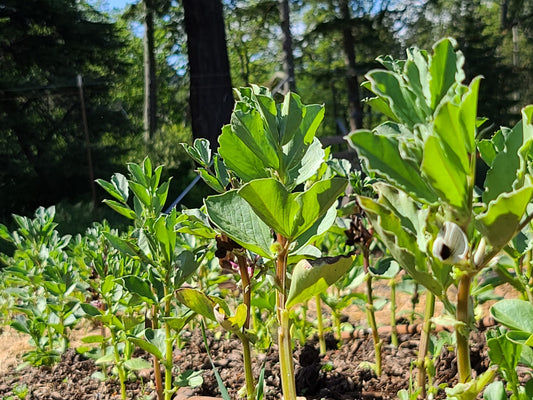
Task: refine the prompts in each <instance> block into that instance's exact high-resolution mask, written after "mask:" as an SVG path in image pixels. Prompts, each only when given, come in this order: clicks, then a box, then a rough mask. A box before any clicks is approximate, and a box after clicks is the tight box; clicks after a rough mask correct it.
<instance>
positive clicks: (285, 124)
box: [279, 92, 304, 146]
mask: <svg viewBox="0 0 533 400" xmlns="http://www.w3.org/2000/svg"><path fill="white" fill-rule="evenodd" d="M302 110H304V106H303V105H302V102H301V101H300V96H298V95H297V94H295V93H291V92H289V93H287V94H286V95H285V99H284V101H283V105H282V107H281V116H280V124H279V144H280V145H282V146H283V145H285V144H287V143H289V141H290V140H292V138H293V137H294V134H295V133H296V131H297V130H298V128H299V126H300V124H301V123H302V119H303V111H302Z"/></svg>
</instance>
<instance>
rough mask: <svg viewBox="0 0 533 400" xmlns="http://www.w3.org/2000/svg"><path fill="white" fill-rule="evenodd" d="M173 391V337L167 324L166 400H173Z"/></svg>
mask: <svg viewBox="0 0 533 400" xmlns="http://www.w3.org/2000/svg"><path fill="white" fill-rule="evenodd" d="M173 393H174V390H173V389H172V336H171V332H170V326H169V325H168V324H165V400H171V398H172V394H173Z"/></svg>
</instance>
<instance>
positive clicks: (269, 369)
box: [0, 331, 489, 400]
mask: <svg viewBox="0 0 533 400" xmlns="http://www.w3.org/2000/svg"><path fill="white" fill-rule="evenodd" d="M484 337H485V335H484V334H483V333H480V332H476V333H474V334H473V338H472V339H473V340H472V365H473V368H474V369H475V370H476V371H477V373H479V372H482V371H484V370H485V369H486V368H487V367H488V362H489V361H488V357H487V354H486V348H485V339H484ZM399 339H400V345H399V346H398V348H396V347H394V346H391V345H390V343H389V338H388V337H383V340H384V345H383V373H382V375H381V377H377V376H376V375H375V373H374V372H373V371H372V370H370V369H368V368H365V367H364V364H362V363H364V362H365V361H366V362H373V361H374V347H373V342H372V339H371V337H360V338H354V337H350V338H349V339H347V340H345V341H344V343H343V345H342V346H341V348H340V349H337V347H336V346H335V344H336V342H335V340H330V341H328V342H329V346H330V348H329V349H328V351H327V354H326V355H325V356H324V357H320V356H319V352H318V344H317V343H314V342H313V341H310V342H308V343H306V344H305V346H303V347H302V346H298V348H297V349H295V352H294V359H295V368H296V369H295V373H296V385H297V389H298V392H299V393H298V394H299V395H300V396H304V397H305V398H306V399H307V400H319V399H324V400H341V399H353V400H357V399H364V400H381V399H396V398H397V392H398V391H399V390H400V389H406V388H408V386H409V379H410V371H411V370H412V369H413V368H414V367H412V362H413V360H415V359H416V353H417V349H418V341H419V336H418V334H416V333H414V334H403V335H400V337H399ZM186 340H187V343H186V344H185V346H184V347H183V349H182V350H177V351H176V352H175V359H174V365H176V366H178V367H179V368H180V370H181V371H184V370H187V369H193V370H202V371H203V384H202V385H201V386H199V387H197V388H195V389H190V390H187V391H185V392H180V394H179V395H176V396H175V398H176V399H183V398H186V397H187V396H190V395H202V396H219V395H220V392H219V391H218V388H217V383H216V379H215V376H214V373H213V371H212V368H211V364H210V361H209V358H208V355H207V352H206V348H205V345H204V343H203V340H202V337H201V334H200V333H199V332H196V331H195V332H193V333H192V334H189V337H188V338H186ZM208 342H209V346H210V351H211V355H212V357H213V359H214V362H215V365H216V366H217V368H218V370H219V372H220V375H221V376H222V379H223V381H224V383H225V385H226V386H227V387H228V390H229V393H230V396H231V398H232V399H236V398H237V397H238V394H237V392H238V390H239V389H240V388H241V387H242V386H243V385H244V373H243V369H242V358H241V350H240V348H241V347H240V342H239V341H238V340H234V339H227V338H222V339H219V340H215V338H214V335H212V334H210V335H208ZM454 359H455V356H454V354H453V353H450V352H449V351H448V350H447V349H445V350H444V351H443V353H442V354H441V356H440V357H439V358H438V360H437V361H436V371H437V375H436V378H435V384H436V385H438V384H441V383H447V384H448V385H449V386H452V385H453V384H454V380H455V374H456V369H455V360H454ZM263 364H264V366H265V399H267V400H269V399H272V400H274V399H281V382H280V376H279V364H278V357H277V350H276V348H275V346H273V348H272V349H271V351H270V352H269V353H268V354H266V355H265V354H259V355H257V356H256V364H255V366H254V373H255V375H256V376H258V375H259V373H260V370H261V367H262V366H263ZM97 370H98V367H97V366H96V365H95V364H94V362H93V361H92V360H88V359H86V358H84V357H83V356H81V355H79V354H77V353H76V352H75V351H74V350H69V351H68V352H67V353H66V354H65V355H64V356H63V359H62V361H61V363H59V364H58V365H56V366H54V367H41V368H33V367H26V368H24V369H22V370H21V371H16V370H15V369H14V368H13V367H10V368H9V370H8V371H3V374H2V376H1V377H0V396H8V395H12V393H13V392H12V390H13V388H14V387H15V386H16V385H26V386H27V387H28V388H29V394H28V396H27V397H26V399H28V400H33V399H38V400H49V399H50V400H77V399H80V400H89V399H91V400H107V399H118V398H119V392H120V388H119V385H118V382H117V381H116V380H115V379H109V380H107V381H106V382H100V381H98V380H95V379H92V378H91V374H92V373H93V372H95V371H97ZM413 377H414V372H413ZM152 378H153V376H152V375H151V374H150V372H149V371H141V372H140V373H139V374H138V377H137V379H135V380H132V381H130V382H128V385H127V387H128V398H129V399H154V398H155V394H154V389H153V384H152ZM143 396H146V397H143ZM444 397H445V396H444V395H443V393H441V394H440V395H439V396H438V397H437V398H444ZM0 398H2V397H0ZM2 399H3V398H2Z"/></svg>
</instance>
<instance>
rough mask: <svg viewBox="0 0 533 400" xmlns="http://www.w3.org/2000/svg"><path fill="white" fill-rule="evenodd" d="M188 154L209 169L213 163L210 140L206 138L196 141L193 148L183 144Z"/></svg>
mask: <svg viewBox="0 0 533 400" xmlns="http://www.w3.org/2000/svg"><path fill="white" fill-rule="evenodd" d="M182 146H183V148H184V149H185V151H186V152H187V154H188V155H189V156H190V157H191V158H192V159H193V160H194V161H196V162H197V163H198V164H200V165H201V166H203V167H207V166H208V165H209V163H210V162H211V148H210V146H209V140H207V139H204V138H199V139H195V140H194V143H193V145H192V146H189V145H187V144H186V143H182Z"/></svg>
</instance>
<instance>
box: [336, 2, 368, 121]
mask: <svg viewBox="0 0 533 400" xmlns="http://www.w3.org/2000/svg"><path fill="white" fill-rule="evenodd" d="M339 5H340V10H341V14H342V16H341V17H342V19H343V20H344V24H345V25H344V29H343V30H342V44H343V48H344V63H345V65H346V89H347V90H348V112H349V121H350V130H351V131H354V130H356V129H360V128H362V127H363V108H362V106H361V99H360V98H359V82H358V80H357V72H356V64H355V50H354V47H355V46H354V38H353V34H352V29H351V26H350V19H351V15H350V9H349V8H348V0H340V2H339Z"/></svg>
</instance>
